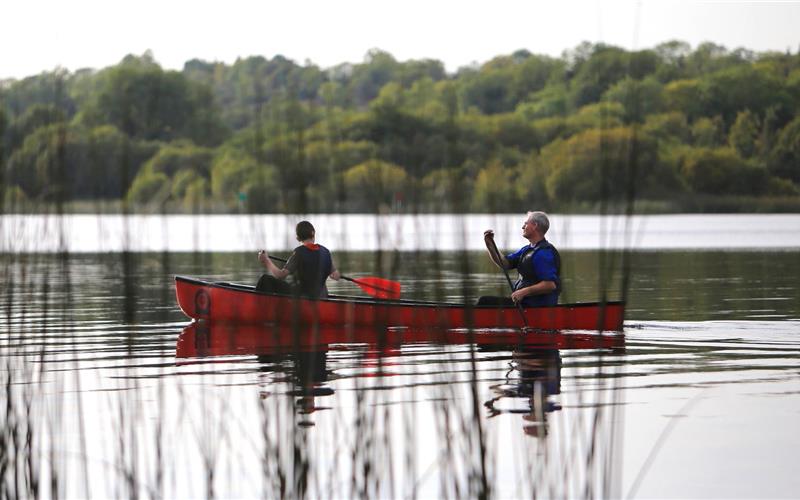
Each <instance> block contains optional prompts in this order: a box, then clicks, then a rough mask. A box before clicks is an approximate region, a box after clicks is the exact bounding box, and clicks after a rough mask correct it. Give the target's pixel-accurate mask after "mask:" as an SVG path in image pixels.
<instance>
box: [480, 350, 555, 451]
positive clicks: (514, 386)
mask: <svg viewBox="0 0 800 500" xmlns="http://www.w3.org/2000/svg"><path fill="white" fill-rule="evenodd" d="M511 367H512V370H511V371H509V372H508V374H507V375H506V383H505V384H500V385H496V386H493V387H492V390H493V391H494V392H495V394H497V396H496V397H495V398H493V399H491V400H489V401H487V402H486V403H484V406H486V407H487V408H488V409H489V412H490V414H489V417H494V416H497V415H499V414H501V413H523V414H524V415H523V416H522V418H523V419H524V420H525V424H524V425H523V427H522V429H523V431H524V432H525V434H527V435H529V436H535V437H544V436H546V435H547V414H548V413H551V412H553V411H557V410H560V409H561V406H560V405H559V404H557V403H554V402H552V401H550V400H549V397H550V396H554V395H557V394H561V356H560V354H559V352H558V350H557V349H528V350H515V351H514V353H513V355H512V364H511ZM515 372H516V374H517V376H516V377H514V375H513V374H514V373H515ZM502 398H515V399H522V400H524V401H525V403H526V408H524V409H523V408H520V409H510V410H502V409H497V408H496V406H497V403H498V402H499V401H500V400H501V399H502Z"/></svg>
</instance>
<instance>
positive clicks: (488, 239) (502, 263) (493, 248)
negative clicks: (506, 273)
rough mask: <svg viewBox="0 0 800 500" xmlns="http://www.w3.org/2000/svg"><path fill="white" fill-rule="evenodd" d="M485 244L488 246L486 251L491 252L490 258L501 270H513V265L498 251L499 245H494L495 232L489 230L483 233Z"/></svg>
mask: <svg viewBox="0 0 800 500" xmlns="http://www.w3.org/2000/svg"><path fill="white" fill-rule="evenodd" d="M483 242H484V243H485V244H486V249H487V250H488V251H489V258H490V259H492V262H494V263H495V265H496V266H497V267H499V268H500V269H511V264H509V262H508V260H506V258H505V257H504V256H503V255H501V254H500V252H499V251H498V250H497V245H496V244H495V243H494V231H492V230H491V229H487V230H486V231H484V232H483Z"/></svg>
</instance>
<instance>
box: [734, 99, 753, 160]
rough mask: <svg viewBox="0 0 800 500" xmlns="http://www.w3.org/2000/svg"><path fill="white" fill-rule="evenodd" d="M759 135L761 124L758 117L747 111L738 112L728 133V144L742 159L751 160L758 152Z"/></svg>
mask: <svg viewBox="0 0 800 500" xmlns="http://www.w3.org/2000/svg"><path fill="white" fill-rule="evenodd" d="M760 135H761V124H760V123H759V120H758V117H757V116H755V115H754V114H753V113H752V112H751V111H750V110H749V109H748V110H745V111H740V112H739V114H738V115H737V116H736V121H735V122H734V124H733V126H732V127H731V130H730V132H729V133H728V144H729V145H730V147H732V148H733V149H734V150H735V151H736V152H737V153H738V154H739V156H741V157H742V158H751V157H753V156H754V155H755V154H756V153H757V152H758V149H759V145H758V139H759V136H760Z"/></svg>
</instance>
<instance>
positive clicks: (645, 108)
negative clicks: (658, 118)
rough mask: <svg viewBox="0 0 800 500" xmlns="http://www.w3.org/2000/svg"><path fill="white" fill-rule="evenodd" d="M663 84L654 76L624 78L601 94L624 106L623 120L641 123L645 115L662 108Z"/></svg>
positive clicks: (608, 99)
mask: <svg viewBox="0 0 800 500" xmlns="http://www.w3.org/2000/svg"><path fill="white" fill-rule="evenodd" d="M662 99H663V86H662V85H661V83H660V82H659V81H658V80H657V79H656V78H655V77H654V76H649V77H647V78H645V79H644V80H634V79H633V78H629V77H628V78H625V79H623V80H620V81H618V82H617V83H615V84H614V85H612V86H611V88H609V89H608V90H607V91H606V93H605V94H603V100H606V101H612V102H618V103H620V104H622V106H623V107H624V108H625V122H627V123H630V122H638V123H642V122H644V120H645V117H646V116H648V115H651V114H654V113H658V112H660V111H661V110H662V108H663V103H662Z"/></svg>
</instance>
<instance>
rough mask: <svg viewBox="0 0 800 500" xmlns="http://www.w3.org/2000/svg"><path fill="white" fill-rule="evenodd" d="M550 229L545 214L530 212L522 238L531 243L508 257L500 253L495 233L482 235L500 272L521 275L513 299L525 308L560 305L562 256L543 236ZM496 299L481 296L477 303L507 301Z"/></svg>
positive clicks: (488, 303) (515, 285)
mask: <svg viewBox="0 0 800 500" xmlns="http://www.w3.org/2000/svg"><path fill="white" fill-rule="evenodd" d="M549 228H550V220H549V219H548V218H547V214H546V213H544V212H528V216H527V217H526V219H525V222H523V223H522V237H523V238H525V239H526V240H528V242H529V243H528V244H527V245H525V246H524V247H522V248H520V249H519V250H517V251H516V252H514V253H510V254H508V255H505V256H504V255H501V254H500V253H499V252H498V250H497V246H496V245H495V243H494V231H492V230H491V229H489V230H487V231H486V232H484V233H483V239H484V242H485V243H486V248H487V249H488V250H489V257H490V258H491V259H492V262H494V263H495V264H497V265H498V266H499V267H500V268H501V269H516V270H517V272H519V279H518V280H517V282H516V283H515V284H514V291H513V293H512V294H511V300H512V301H514V302H518V303H522V305H523V306H524V307H531V306H554V305H556V304H558V295H559V294H560V293H561V277H560V274H561V257H560V256H559V254H558V250H556V248H555V247H554V246H553V245H551V244H550V242H548V241H547V240H546V239H545V237H544V235H545V233H547V230H548V229H549ZM493 299H494V300H493ZM496 299H498V298H497V297H481V300H480V301H479V302H478V304H479V305H490V304H493V303H504V302H507V300H505V301H503V300H500V301H497V300H496Z"/></svg>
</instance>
